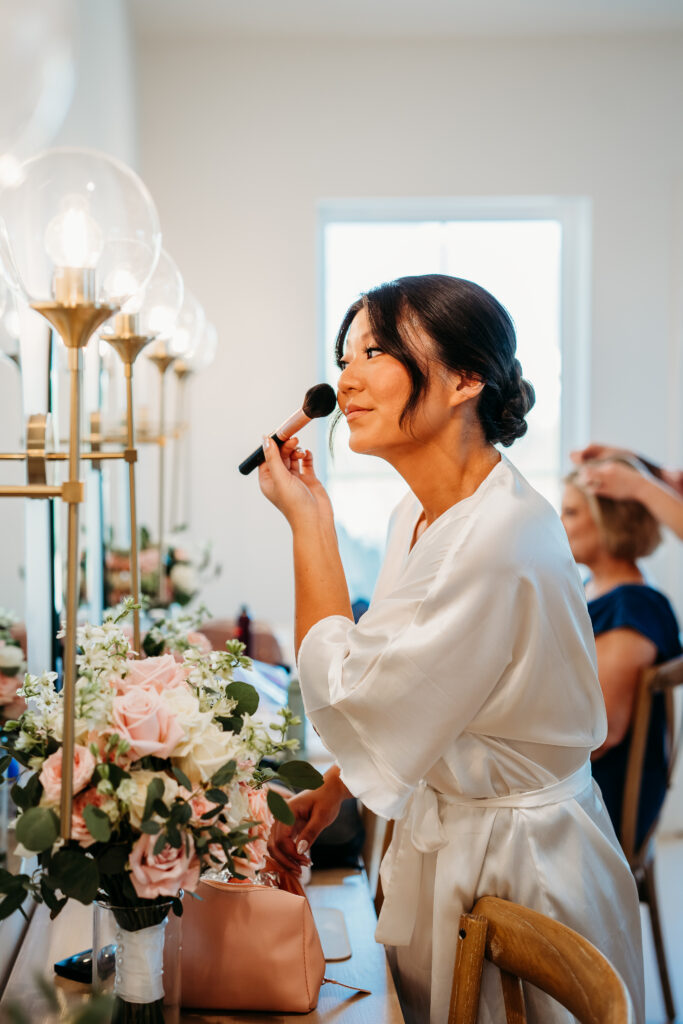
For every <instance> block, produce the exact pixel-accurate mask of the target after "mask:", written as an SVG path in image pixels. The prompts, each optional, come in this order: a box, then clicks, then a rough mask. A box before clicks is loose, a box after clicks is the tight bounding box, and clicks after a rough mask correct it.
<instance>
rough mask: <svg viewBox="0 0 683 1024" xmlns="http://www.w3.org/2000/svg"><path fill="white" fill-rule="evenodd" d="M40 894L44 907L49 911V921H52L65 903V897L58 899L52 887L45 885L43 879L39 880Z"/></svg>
mask: <svg viewBox="0 0 683 1024" xmlns="http://www.w3.org/2000/svg"><path fill="white" fill-rule="evenodd" d="M40 894H41V896H42V897H43V901H44V903H45V905H46V906H47V908H48V910H49V911H50V920H52V921H54V919H55V918H56V916H57V914H58V913H59V912H60V910H61V909H62V907H63V906H64V905H65V903H66V902H67V899H66V896H63V897H62V898H61V899H58V898H57V896H56V895H55V892H54V890H53V889H52V887H51V886H50V885H48V884H47V880H46V879H45V877H43V878H41V880H40Z"/></svg>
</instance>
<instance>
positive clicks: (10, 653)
mask: <svg viewBox="0 0 683 1024" xmlns="http://www.w3.org/2000/svg"><path fill="white" fill-rule="evenodd" d="M23 663H24V652H23V651H22V649H21V647H15V646H14V644H6V643H4V642H0V672H2V670H3V669H8V670H9V671H10V672H11V671H13V670H16V669H19V668H21V666H22V665H23Z"/></svg>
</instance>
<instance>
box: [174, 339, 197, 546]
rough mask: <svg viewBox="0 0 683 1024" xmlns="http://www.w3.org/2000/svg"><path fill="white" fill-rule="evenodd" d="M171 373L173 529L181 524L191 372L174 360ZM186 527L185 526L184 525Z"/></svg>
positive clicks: (181, 361) (180, 361)
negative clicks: (173, 393)
mask: <svg viewBox="0 0 683 1024" xmlns="http://www.w3.org/2000/svg"><path fill="white" fill-rule="evenodd" d="M173 373H174V374H175V378H176V381H177V387H176V407H175V430H174V431H173V439H174V441H175V444H174V446H173V469H172V477H171V523H172V524H173V525H174V527H176V528H177V527H179V526H180V525H181V524H182V520H181V517H180V478H181V461H182V456H183V453H184V444H185V435H186V432H187V425H186V423H185V401H186V389H187V381H188V379H189V378H190V377H191V376H192V371H191V369H190V367H189V366H188V364H187V363H186V362H185V360H184V359H176V360H175V362H174V363H173ZM185 525H187V524H185Z"/></svg>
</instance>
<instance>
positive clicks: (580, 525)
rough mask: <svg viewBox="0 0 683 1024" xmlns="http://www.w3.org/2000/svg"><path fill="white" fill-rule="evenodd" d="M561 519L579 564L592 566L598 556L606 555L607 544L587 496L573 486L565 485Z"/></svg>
mask: <svg viewBox="0 0 683 1024" xmlns="http://www.w3.org/2000/svg"><path fill="white" fill-rule="evenodd" d="M561 518H562V524H563V526H564V528H565V530H566V531H567V537H568V539H569V546H570V548H571V549H572V554H573V556H574V558H575V560H576V561H577V562H580V563H581V564H582V565H590V564H591V562H593V561H594V560H595V558H596V557H597V556H598V555H600V554H603V553H604V551H605V544H604V541H603V538H602V534H601V532H600V527H599V526H598V524H597V523H596V521H595V519H594V518H593V514H592V512H591V508H590V505H589V504H588V500H587V498H586V495H585V494H584V493H583V491H580V490H579V488H578V487H574V485H573V484H565V488H564V494H563V495H562V513H561Z"/></svg>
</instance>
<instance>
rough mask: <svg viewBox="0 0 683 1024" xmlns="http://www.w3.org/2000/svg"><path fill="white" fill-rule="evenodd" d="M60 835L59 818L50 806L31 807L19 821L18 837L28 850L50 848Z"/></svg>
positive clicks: (40, 850)
mask: <svg viewBox="0 0 683 1024" xmlns="http://www.w3.org/2000/svg"><path fill="white" fill-rule="evenodd" d="M58 835H59V818H58V817H57V815H56V814H55V812H54V811H51V810H50V809H49V808H48V807H29V809H28V810H27V811H24V813H23V814H22V815H21V817H20V818H19V820H18V821H17V827H16V837H17V839H18V840H19V842H20V843H21V844H22V846H25V847H26V849H27V850H34V851H35V852H36V853H42V851H43V850H49V849H50V847H51V846H52V844H53V843H54V841H55V839H56V838H57V836H58Z"/></svg>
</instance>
